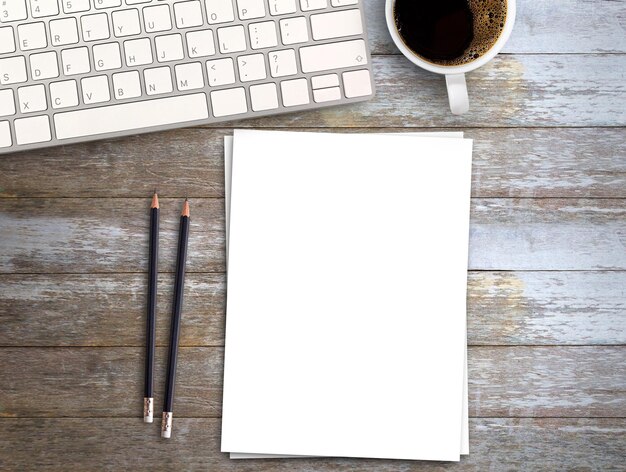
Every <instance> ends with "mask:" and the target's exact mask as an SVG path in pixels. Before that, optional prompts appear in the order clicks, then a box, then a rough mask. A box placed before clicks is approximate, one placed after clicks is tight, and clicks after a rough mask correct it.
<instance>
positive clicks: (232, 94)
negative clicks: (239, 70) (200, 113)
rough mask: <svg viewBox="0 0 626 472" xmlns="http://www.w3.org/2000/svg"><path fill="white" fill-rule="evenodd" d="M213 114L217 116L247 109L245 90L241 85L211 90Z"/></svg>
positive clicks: (235, 113)
mask: <svg viewBox="0 0 626 472" xmlns="http://www.w3.org/2000/svg"><path fill="white" fill-rule="evenodd" d="M211 104H212V106H213V114H214V115H215V116H217V117H220V116H229V115H239V114H241V113H246V112H247V111H248V103H247V102H246V91H245V89H244V88H243V87H239V88H234V89H227V90H219V91H217V92H211Z"/></svg>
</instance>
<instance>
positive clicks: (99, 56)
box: [93, 43, 122, 71]
mask: <svg viewBox="0 0 626 472" xmlns="http://www.w3.org/2000/svg"><path fill="white" fill-rule="evenodd" d="M93 63H94V67H95V68H96V70H97V71H103V70H111V69H119V68H120V67H122V56H121V54H120V45H119V44H118V43H107V44H98V45H96V46H94V47H93Z"/></svg>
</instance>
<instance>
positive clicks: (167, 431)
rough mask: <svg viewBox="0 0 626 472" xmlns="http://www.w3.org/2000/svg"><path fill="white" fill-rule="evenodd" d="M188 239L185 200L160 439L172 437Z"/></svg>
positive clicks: (187, 214) (181, 216) (187, 216)
mask: <svg viewBox="0 0 626 472" xmlns="http://www.w3.org/2000/svg"><path fill="white" fill-rule="evenodd" d="M188 238H189V202H188V201H187V200H185V204H184V206H183V211H182V213H181V215H180V230H179V235H178V258H177V261H176V279H175V282H174V306H173V307H172V327H171V330H170V350H169V359H168V362H167V381H166V385H165V402H164V405H163V419H162V421H161V437H162V438H170V437H171V435H172V413H173V406H174V383H175V381H176V358H177V357H178V338H179V335H180V318H181V314H182V310H183V292H184V288H185V261H186V259H187V240H188Z"/></svg>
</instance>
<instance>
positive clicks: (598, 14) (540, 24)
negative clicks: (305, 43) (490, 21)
mask: <svg viewBox="0 0 626 472" xmlns="http://www.w3.org/2000/svg"><path fill="white" fill-rule="evenodd" d="M365 11H366V18H367V26H368V33H369V39H370V45H371V47H372V51H373V52H374V53H376V54H399V51H398V50H397V48H396V47H395V45H394V44H393V42H392V40H391V37H390V36H389V33H388V31H387V23H386V21H385V9H384V1H383V0H366V1H365ZM625 17H626V7H624V3H623V2H597V1H583V0H560V1H558V2H555V1H552V0H533V1H532V2H517V18H516V21H515V28H514V29H513V34H512V35H511V38H510V39H509V41H508V43H507V45H506V47H505V49H504V51H503V52H504V53H517V54H519V53H522V54H528V53H549V54H554V53H568V54H571V53H602V52H610V53H624V52H626V35H624V22H623V20H624V18H625ZM546 18H549V19H550V21H546Z"/></svg>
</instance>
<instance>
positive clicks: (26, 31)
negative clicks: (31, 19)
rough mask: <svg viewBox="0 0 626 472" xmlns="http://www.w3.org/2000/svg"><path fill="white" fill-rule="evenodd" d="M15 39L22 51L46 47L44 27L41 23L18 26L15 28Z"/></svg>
mask: <svg viewBox="0 0 626 472" xmlns="http://www.w3.org/2000/svg"><path fill="white" fill-rule="evenodd" d="M17 37H18V42H19V45H20V49H21V50H22V51H30V50H31V49H41V48H45V47H46V46H47V45H48V40H47V39H46V25H45V24H44V23H43V22H39V23H29V24H27V25H19V26H18V27H17Z"/></svg>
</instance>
